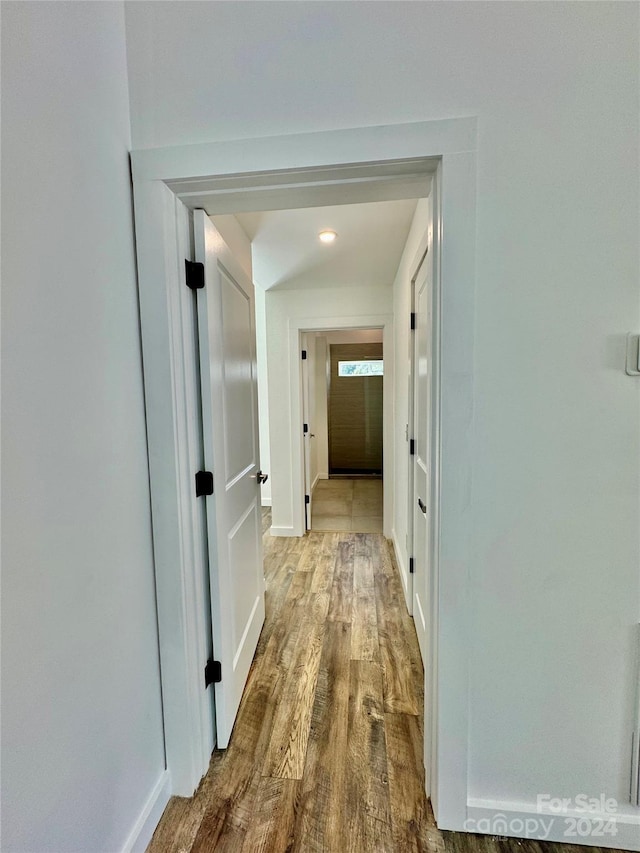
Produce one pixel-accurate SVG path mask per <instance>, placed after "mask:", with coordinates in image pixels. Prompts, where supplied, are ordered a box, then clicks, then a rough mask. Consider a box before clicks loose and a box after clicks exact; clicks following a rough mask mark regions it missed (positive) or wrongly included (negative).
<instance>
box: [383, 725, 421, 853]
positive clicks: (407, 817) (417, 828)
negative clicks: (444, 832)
mask: <svg viewBox="0 0 640 853" xmlns="http://www.w3.org/2000/svg"><path fill="white" fill-rule="evenodd" d="M384 721H385V734H386V738H387V759H388V769H389V799H390V801H391V823H392V826H393V840H394V844H395V846H396V849H398V850H406V851H421V850H425V849H427V838H426V835H425V831H426V828H427V815H428V808H427V798H426V794H425V790H424V768H423V766H422V761H421V760H420V758H419V756H417V755H416V751H415V743H416V741H418V740H421V738H420V729H419V726H418V718H417V717H414V716H412V715H410V714H385V717H384Z"/></svg>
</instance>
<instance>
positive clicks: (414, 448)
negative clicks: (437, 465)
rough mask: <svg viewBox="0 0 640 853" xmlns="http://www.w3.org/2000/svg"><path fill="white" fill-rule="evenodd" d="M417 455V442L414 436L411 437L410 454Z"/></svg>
mask: <svg viewBox="0 0 640 853" xmlns="http://www.w3.org/2000/svg"><path fill="white" fill-rule="evenodd" d="M415 455H416V442H415V439H414V438H410V439H409V456H415Z"/></svg>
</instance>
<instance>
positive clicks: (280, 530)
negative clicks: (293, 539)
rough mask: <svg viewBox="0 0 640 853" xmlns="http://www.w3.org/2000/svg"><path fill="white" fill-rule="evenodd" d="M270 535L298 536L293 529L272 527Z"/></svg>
mask: <svg viewBox="0 0 640 853" xmlns="http://www.w3.org/2000/svg"><path fill="white" fill-rule="evenodd" d="M269 533H270V534H271V535H272V536H297V535H298V534H297V533H296V532H295V530H294V528H293V527H273V526H272V527H270V528H269Z"/></svg>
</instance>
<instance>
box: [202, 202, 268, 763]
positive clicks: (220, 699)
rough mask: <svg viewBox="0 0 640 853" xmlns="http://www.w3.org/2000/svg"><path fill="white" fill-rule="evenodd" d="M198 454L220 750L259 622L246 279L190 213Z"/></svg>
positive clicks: (253, 381)
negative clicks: (198, 284)
mask: <svg viewBox="0 0 640 853" xmlns="http://www.w3.org/2000/svg"><path fill="white" fill-rule="evenodd" d="M194 239H195V255H196V260H197V261H200V262H202V263H203V264H204V273H205V286H204V288H202V289H200V290H198V291H197V294H198V297H197V300H198V338H199V350H200V381H201V386H202V421H203V439H204V461H205V466H206V469H207V471H211V472H213V484H214V493H213V495H211V496H208V497H206V502H207V529H208V543H209V573H210V585H211V618H212V628H213V648H214V655H215V658H216V660H217V661H219V662H220V664H221V674H222V680H221V681H220V682H219V683H217V684H216V685H215V707H216V736H217V745H218V747H219V748H220V749H224V748H226V746H227V745H228V743H229V738H230V736H231V730H232V729H233V724H234V721H235V718H236V714H237V711H238V706H239V704H240V699H241V698H242V691H243V690H244V686H245V683H246V680H247V675H248V673H249V667H250V666H251V661H252V660H253V656H254V653H255V650H256V645H257V643H258V638H259V636H260V631H261V629H262V625H263V622H264V612H265V610H264V574H263V567H262V532H261V531H262V524H261V501H260V482H259V480H260V471H259V468H260V457H259V445H258V392H257V373H256V342H255V310H254V290H253V283H252V282H251V281H250V280H249V279H248V278H247V276H246V275H245V274H244V272H243V271H242V268H241V266H240V264H239V263H238V262H237V261H236V260H235V258H234V257H233V255H232V254H231V252H230V250H229V248H228V247H227V245H226V244H225V243H224V241H223V240H222V238H221V236H220V234H219V233H218V231H217V230H216V229H215V227H214V226H213V224H212V222H211V220H210V219H209V217H208V216H207V215H206V213H205V212H204V211H202V210H196V211H195V212H194Z"/></svg>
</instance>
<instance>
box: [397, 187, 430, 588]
mask: <svg viewBox="0 0 640 853" xmlns="http://www.w3.org/2000/svg"><path fill="white" fill-rule="evenodd" d="M428 227H429V202H428V200H427V199H420V200H419V201H418V204H417V206H416V212H415V213H414V216H413V222H412V223H411V229H410V231H409V234H408V236H407V242H406V244H405V247H404V251H403V252H402V257H401V259H400V263H399V265H398V271H397V273H396V277H395V280H394V282H393V327H394V366H395V378H394V387H395V395H394V401H393V423H394V433H395V442H394V448H393V450H394V454H395V455H394V470H395V480H394V495H393V531H392V536H393V543H394V547H395V550H396V556H397V558H398V562H399V563H400V567H401V571H400V574H401V576H402V579H403V583H404V584H405V595H406V594H407V587H406V583H405V581H406V578H407V577H408V571H409V557H411V556H412V555H411V554H409V552H408V543H407V521H408V507H409V499H408V494H409V447H408V442H407V438H406V435H407V433H406V428H407V425H408V418H409V375H410V372H411V352H410V345H411V331H410V317H409V315H410V313H411V279H412V277H413V274H414V273H415V265H416V255H417V254H418V253H419V252H420V250H421V249H422V248H423V246H424V244H425V235H426V234H427V228H428Z"/></svg>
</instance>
